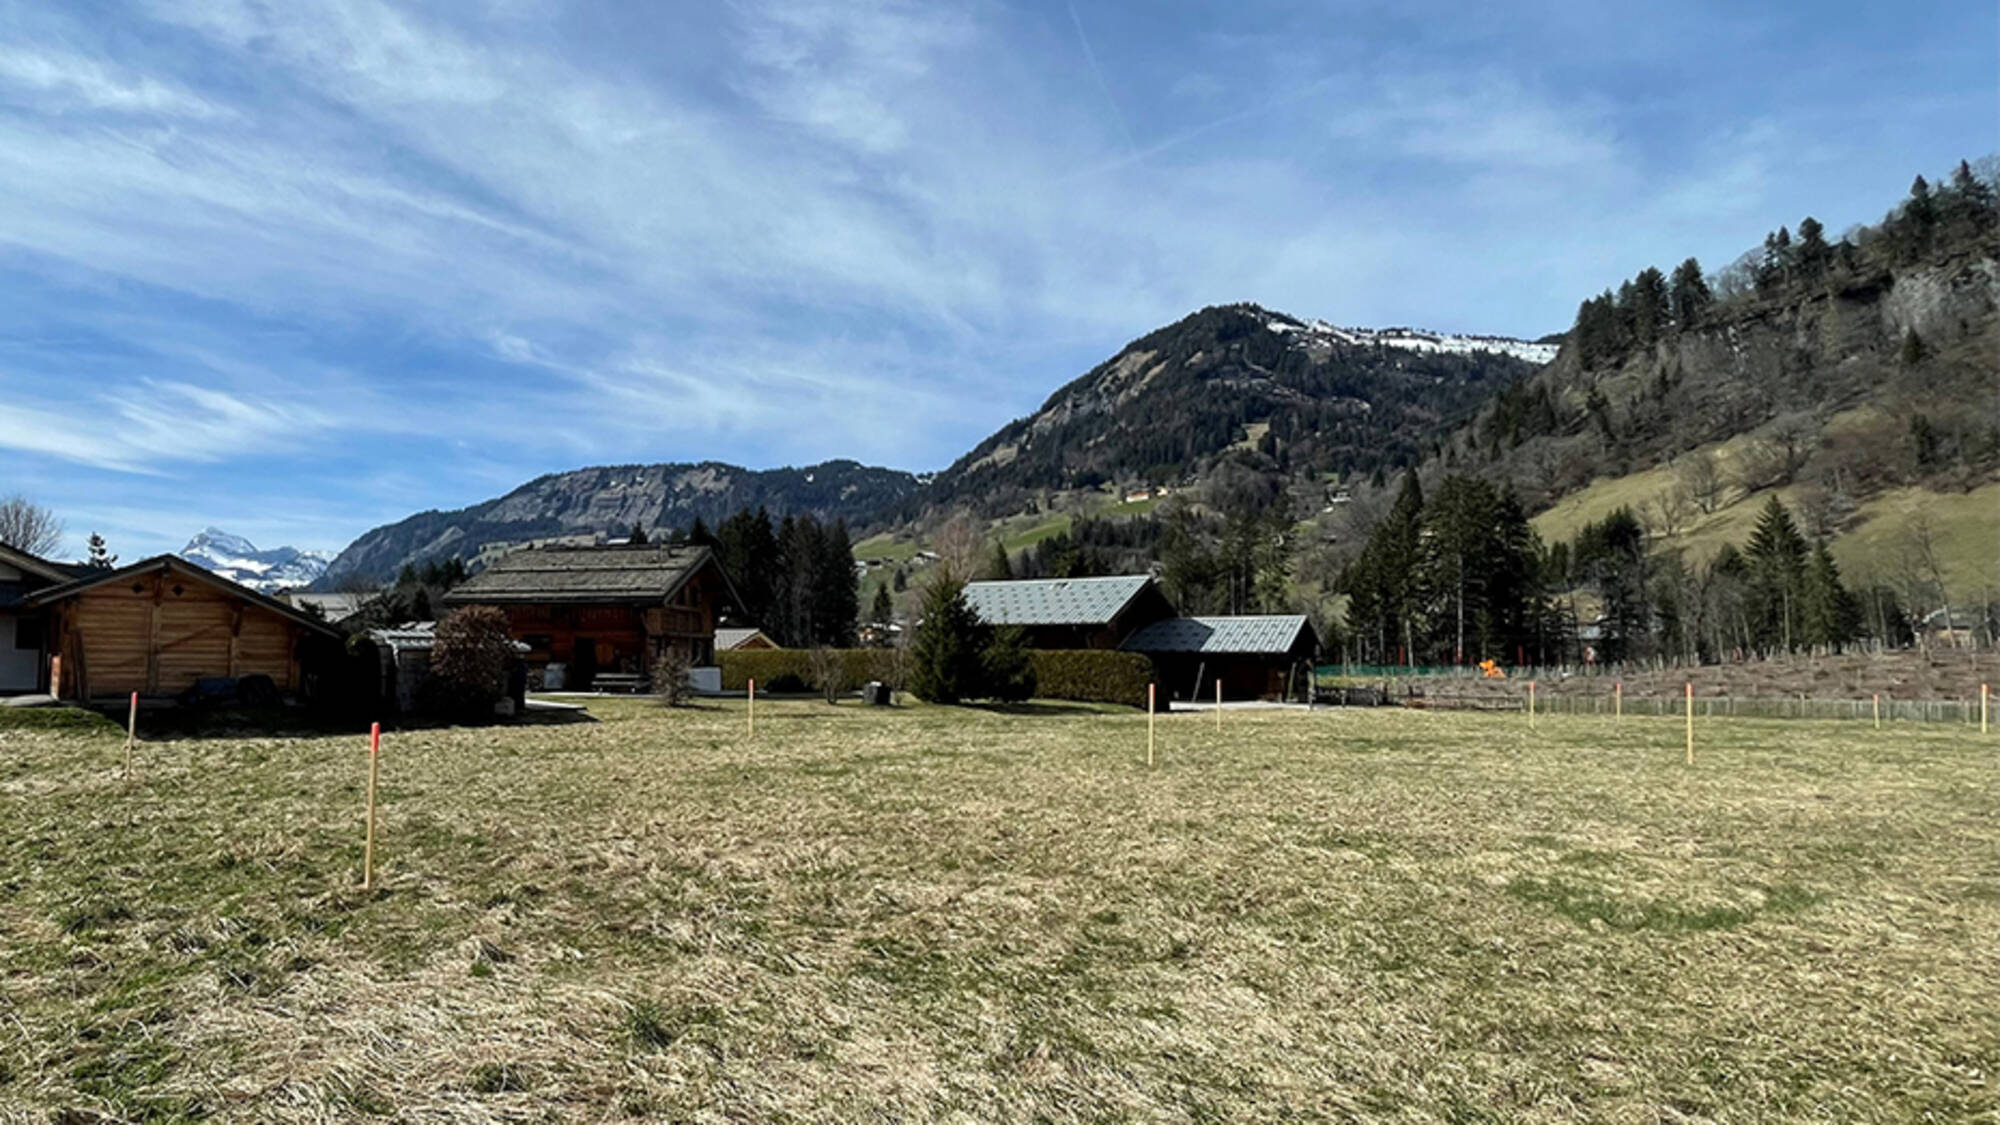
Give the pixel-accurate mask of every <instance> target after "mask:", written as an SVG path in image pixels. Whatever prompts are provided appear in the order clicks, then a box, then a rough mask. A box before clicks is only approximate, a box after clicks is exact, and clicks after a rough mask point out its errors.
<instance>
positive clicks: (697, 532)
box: [687, 516, 720, 547]
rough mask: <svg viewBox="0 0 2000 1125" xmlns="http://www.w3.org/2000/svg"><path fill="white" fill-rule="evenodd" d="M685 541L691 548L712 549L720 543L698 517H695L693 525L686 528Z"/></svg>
mask: <svg viewBox="0 0 2000 1125" xmlns="http://www.w3.org/2000/svg"><path fill="white" fill-rule="evenodd" d="M687 541H688V545H689V546H692V547H714V546H716V545H717V544H718V543H719V542H720V540H718V539H716V537H715V535H714V533H713V532H711V531H709V530H708V525H707V524H706V523H703V522H702V519H701V517H700V516H696V517H695V518H694V523H693V524H691V525H689V526H688V533H687Z"/></svg>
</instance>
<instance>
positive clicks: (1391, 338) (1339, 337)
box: [1264, 316, 1556, 363]
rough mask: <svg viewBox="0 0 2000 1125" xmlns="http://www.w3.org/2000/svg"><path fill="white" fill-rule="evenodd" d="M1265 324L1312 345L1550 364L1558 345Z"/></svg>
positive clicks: (1277, 320) (1322, 324) (1276, 320)
mask: <svg viewBox="0 0 2000 1125" xmlns="http://www.w3.org/2000/svg"><path fill="white" fill-rule="evenodd" d="M1264 327H1266V328H1269V329H1270V330H1271V331H1273V332H1276V333H1277V334H1279V335H1280V336H1284V335H1288V334H1293V333H1296V334H1297V335H1298V336H1299V337H1300V339H1302V340H1304V341H1306V342H1307V343H1308V344H1311V343H1318V344H1321V345H1323V346H1330V345H1333V344H1343V345H1347V346H1350V347H1353V346H1361V347H1367V346H1371V345H1372V346H1377V347H1384V348H1401V349H1403V350H1404V351H1412V352H1450V353H1453V354H1455V355H1468V354H1470V353H1472V352H1492V353H1495V354H1498V355H1507V356H1513V357H1514V358H1515V359H1524V360H1527V361H1528V362H1530V363H1548V362H1550V361H1551V360H1553V359H1555V358H1556V345H1554V344H1537V343H1534V342H1532V341H1529V340H1517V339H1515V338H1514V337H1512V336H1460V335H1454V334H1451V333H1447V332H1431V331H1428V330H1426V329H1422V328H1401V327H1399V328H1342V327H1340V326H1338V325H1334V324H1328V323H1327V322H1326V321H1324V320H1304V321H1301V320H1292V319H1291V318H1289V317H1276V316H1274V317H1272V318H1270V319H1269V320H1267V321H1265V322H1264Z"/></svg>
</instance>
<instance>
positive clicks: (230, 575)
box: [181, 527, 333, 593]
mask: <svg viewBox="0 0 2000 1125" xmlns="http://www.w3.org/2000/svg"><path fill="white" fill-rule="evenodd" d="M181 557H182V558H184V559H186V560H187V561H189V562H191V563H193V564H195V565H196V566H200V567H206V568H207V569H209V570H212V571H214V572H215V573H217V574H219V575H221V576H222V577H224V578H227V579H229V580H230V581H232V582H241V583H242V584H243V585H245V586H248V587H250V588H251V589H253V590H261V591H263V592H265V593H271V592H273V591H277V590H290V589H295V588H297V587H302V586H305V585H306V584H308V583H310V582H312V581H313V580H315V579H317V578H318V577H319V576H320V575H322V574H324V573H326V564H327V563H329V562H331V561H333V556H332V555H329V554H327V553H326V552H325V551H301V550H299V549H298V548H296V547H274V548H272V549H271V550H268V551H260V550H258V549H257V547H256V545H255V544H253V543H251V542H250V541H249V540H248V539H245V538H243V537H242V536H240V535H231V534H230V533H228V532H226V531H223V530H221V529H220V528H214V527H206V528H203V529H202V530H201V531H200V532H199V533H197V534H196V535H195V537H194V538H193V539H190V540H188V544H187V546H185V547H183V548H181Z"/></svg>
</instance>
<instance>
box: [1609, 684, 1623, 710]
mask: <svg viewBox="0 0 2000 1125" xmlns="http://www.w3.org/2000/svg"><path fill="white" fill-rule="evenodd" d="M1611 706H1612V707H1613V709H1614V710H1613V713H1612V716H1611V717H1612V718H1614V719H1622V718H1624V717H1625V681H1624V680H1619V681H1618V682H1617V683H1615V684H1613V685H1611Z"/></svg>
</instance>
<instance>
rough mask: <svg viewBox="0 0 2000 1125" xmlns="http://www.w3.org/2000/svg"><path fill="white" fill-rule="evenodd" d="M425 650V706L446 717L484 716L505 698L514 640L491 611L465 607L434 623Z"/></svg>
mask: <svg viewBox="0 0 2000 1125" xmlns="http://www.w3.org/2000/svg"><path fill="white" fill-rule="evenodd" d="M435 638H436V639H435V640H434V641H433V642H432V644H431V669H430V678H429V679H428V680H426V681H425V683H424V689H423V694H424V696H425V703H426V705H427V706H428V707H429V708H431V709H435V710H439V711H444V712H449V713H480V714H485V713H490V712H491V711H492V709H493V705H494V704H495V703H498V702H499V701H500V700H501V699H502V698H504V697H505V696H506V694H507V668H508V666H509V665H510V664H512V663H513V661H514V640H513V638H512V637H510V636H508V635H507V615H506V614H505V613H503V612H501V611H500V610H499V609H496V608H494V607H493V606H485V605H476V606H467V607H466V608H464V609H461V610H459V611H457V612H456V613H453V614H451V615H449V616H447V617H446V618H445V619H444V620H442V621H440V622H438V624H437V632H436V634H435Z"/></svg>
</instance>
